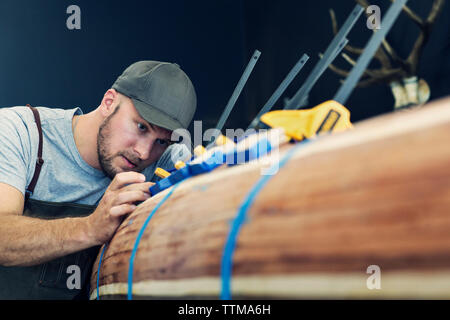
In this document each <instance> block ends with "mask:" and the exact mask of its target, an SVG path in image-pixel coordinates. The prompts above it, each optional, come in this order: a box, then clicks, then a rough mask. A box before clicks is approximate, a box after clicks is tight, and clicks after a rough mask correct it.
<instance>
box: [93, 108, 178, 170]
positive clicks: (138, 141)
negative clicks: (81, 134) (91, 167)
mask: <svg viewBox="0 0 450 320" xmlns="http://www.w3.org/2000/svg"><path fill="white" fill-rule="evenodd" d="M170 137H171V131H169V130H167V129H164V128H161V127H158V126H155V125H152V124H150V123H148V122H147V121H145V120H144V119H143V118H141V117H140V115H139V113H138V112H137V110H136V109H135V107H134V105H133V103H132V101H131V99H124V100H122V101H121V102H120V104H119V105H118V106H117V107H116V109H115V110H114V112H113V113H112V114H111V115H110V116H108V117H107V118H106V119H105V120H104V121H103V123H102V125H101V126H100V128H99V131H98V135H97V153H98V159H99V163H100V166H101V168H102V170H103V172H105V174H106V175H107V176H109V177H110V178H111V179H113V178H114V176H115V175H116V174H117V173H120V172H124V171H136V172H141V171H142V170H143V169H145V168H146V167H148V166H149V165H150V164H152V163H153V162H155V161H157V160H158V159H159V157H160V156H161V155H162V154H163V152H164V151H165V150H166V149H167V147H168V146H169V144H170Z"/></svg>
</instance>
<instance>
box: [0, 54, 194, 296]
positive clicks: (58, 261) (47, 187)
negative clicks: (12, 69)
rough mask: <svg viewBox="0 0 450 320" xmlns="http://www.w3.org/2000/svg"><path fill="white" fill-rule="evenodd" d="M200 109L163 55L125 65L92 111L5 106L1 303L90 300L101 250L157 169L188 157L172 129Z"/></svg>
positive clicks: (1, 115)
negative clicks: (94, 267) (92, 276)
mask: <svg viewBox="0 0 450 320" xmlns="http://www.w3.org/2000/svg"><path fill="white" fill-rule="evenodd" d="M195 109H196V95H195V90H194V87H193V85H192V83H191V81H190V80H189V78H188V77H187V75H186V74H185V73H184V72H183V71H182V70H181V69H180V68H179V66H178V65H176V64H171V63H163V62H157V61H140V62H137V63H135V64H133V65H131V66H130V67H128V68H127V69H126V70H125V71H124V73H123V74H122V75H121V76H120V77H119V78H118V79H117V80H116V82H115V83H114V84H113V86H112V88H111V89H109V90H108V91H106V93H105V94H104V97H103V99H102V101H101V104H100V106H99V107H98V108H97V109H96V110H94V111H92V112H90V113H88V114H86V115H83V114H82V113H81V110H80V109H78V108H76V109H72V110H62V109H49V108H44V107H39V108H32V107H31V106H29V107H13V108H5V109H0V203H1V205H0V299H72V298H86V297H87V292H88V285H87V284H88V283H89V277H90V272H91V268H92V263H93V261H94V259H95V258H96V256H97V253H98V248H99V246H100V245H102V244H104V243H105V242H107V241H108V240H110V239H111V237H112V236H113V234H114V232H115V231H116V229H117V228H118V226H119V225H120V223H121V221H122V220H123V218H124V217H125V216H126V215H127V214H129V213H131V212H132V211H133V210H134V209H135V207H136V204H137V203H139V202H142V201H145V200H146V199H148V198H149V197H150V194H149V187H150V186H151V185H152V184H153V183H152V182H150V181H151V180H156V179H155V177H153V173H154V170H155V168H156V167H157V166H160V167H165V168H166V169H170V168H171V167H173V161H174V159H175V158H176V156H177V154H178V153H180V155H185V153H184V154H183V152H184V150H182V145H180V144H173V145H171V146H170V147H169V145H170V144H171V143H172V142H171V133H172V131H173V130H175V129H177V128H187V127H188V126H189V124H190V122H191V121H192V118H193V116H194V112H195ZM184 148H185V147H184ZM174 153H175V156H174ZM77 277H78V278H77Z"/></svg>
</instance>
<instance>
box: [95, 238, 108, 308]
mask: <svg viewBox="0 0 450 320" xmlns="http://www.w3.org/2000/svg"><path fill="white" fill-rule="evenodd" d="M108 243H109V242H107V243H105V245H104V246H103V249H102V253H100V260H99V262H98V266H97V300H100V290H99V283H100V269H101V267H102V260H103V254H104V253H105V251H106V247H107V246H108Z"/></svg>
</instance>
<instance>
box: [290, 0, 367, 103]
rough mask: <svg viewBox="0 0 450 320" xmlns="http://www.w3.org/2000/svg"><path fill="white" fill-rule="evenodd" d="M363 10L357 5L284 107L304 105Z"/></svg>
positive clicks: (343, 44)
mask: <svg viewBox="0 0 450 320" xmlns="http://www.w3.org/2000/svg"><path fill="white" fill-rule="evenodd" d="M363 11H364V8H363V7H361V6H360V5H359V4H357V5H356V6H355V8H354V9H353V11H352V12H351V13H350V15H349V16H348V17H347V20H346V21H345V23H344V24H343V26H342V27H341V29H340V30H339V32H338V33H337V34H336V36H335V37H334V39H333V40H332V41H331V43H330V44H329V45H328V48H327V49H326V50H325V53H324V54H323V57H322V59H320V61H319V62H318V63H317V64H316V66H315V67H314V69H313V71H312V72H311V74H310V75H309V76H308V78H307V79H306V81H305V83H304V84H303V86H302V87H301V88H300V89H299V90H298V91H297V93H296V94H295V95H294V97H293V98H292V99H290V100H289V102H288V103H287V104H286V106H285V107H284V109H297V108H298V106H301V105H302V103H303V102H304V100H305V99H306V97H307V96H308V95H309V92H310V91H311V89H312V88H313V86H314V85H315V83H316V82H317V80H319V78H320V76H321V75H322V73H323V72H324V71H325V70H326V69H327V68H328V66H329V65H330V63H331V62H333V60H334V59H335V58H336V57H337V55H338V54H339V53H340V52H341V50H342V49H343V48H344V47H345V45H346V44H347V42H348V40H347V39H346V38H347V35H348V34H349V33H350V31H351V30H352V28H353V26H354V25H355V23H356V21H357V20H358V18H359V17H360V16H361V14H362V12H363Z"/></svg>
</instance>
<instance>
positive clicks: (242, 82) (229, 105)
mask: <svg viewBox="0 0 450 320" xmlns="http://www.w3.org/2000/svg"><path fill="white" fill-rule="evenodd" d="M260 55H261V52H260V51H258V50H255V52H254V53H253V55H252V57H251V59H250V61H249V63H248V65H247V67H246V68H245V70H244V73H243V74H242V76H241V79H240V80H239V82H238V84H237V86H236V88H235V89H234V92H233V94H232V95H231V98H230V100H229V101H228V103H227V106H226V107H225V110H224V111H223V113H222V115H221V116H220V119H219V121H218V122H217V125H216V129H218V130H219V131H222V129H223V126H224V125H225V122H226V121H227V119H228V116H229V115H230V113H231V111H232V110H233V108H234V105H235V103H236V101H237V99H238V98H239V95H240V94H241V91H242V89H243V88H244V86H245V84H246V83H247V80H248V78H249V76H250V74H251V72H252V71H253V68H254V66H255V64H256V62H257V61H258V59H259V56H260Z"/></svg>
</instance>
